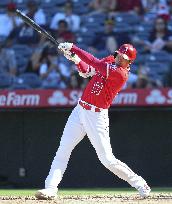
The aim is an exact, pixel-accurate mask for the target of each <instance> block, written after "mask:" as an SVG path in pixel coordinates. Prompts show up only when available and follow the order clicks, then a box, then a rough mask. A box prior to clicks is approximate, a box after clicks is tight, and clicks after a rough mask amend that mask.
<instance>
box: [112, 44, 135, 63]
mask: <svg viewBox="0 0 172 204" xmlns="http://www.w3.org/2000/svg"><path fill="white" fill-rule="evenodd" d="M115 52H116V53H118V54H121V55H122V56H123V58H124V59H126V60H131V61H133V60H135V59H136V54H137V51H136V49H135V48H134V47H133V46H132V45H131V44H123V45H121V47H120V48H119V50H117V51H115Z"/></svg>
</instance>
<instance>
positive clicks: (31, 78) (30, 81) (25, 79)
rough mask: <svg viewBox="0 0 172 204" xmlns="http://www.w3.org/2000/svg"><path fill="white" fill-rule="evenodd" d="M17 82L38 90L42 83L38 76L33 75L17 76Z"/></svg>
mask: <svg viewBox="0 0 172 204" xmlns="http://www.w3.org/2000/svg"><path fill="white" fill-rule="evenodd" d="M18 80H20V83H21V84H22V83H23V84H27V85H29V86H30V87H32V88H39V87H40V86H41V83H42V82H41V80H40V78H39V77H38V75H36V74H34V73H23V74H21V75H19V77H18Z"/></svg>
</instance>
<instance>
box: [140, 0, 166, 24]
mask: <svg viewBox="0 0 172 204" xmlns="http://www.w3.org/2000/svg"><path fill="white" fill-rule="evenodd" d="M142 5H143V9H144V13H145V14H144V20H145V21H152V20H153V19H155V18H157V17H162V18H164V20H166V21H167V20H169V19H170V7H169V5H168V4H167V2H166V0H163V1H157V0H142Z"/></svg>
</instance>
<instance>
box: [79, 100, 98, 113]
mask: <svg viewBox="0 0 172 204" xmlns="http://www.w3.org/2000/svg"><path fill="white" fill-rule="evenodd" d="M79 105H81V106H82V107H83V108H84V109H85V110H91V111H93V112H101V111H102V109H101V108H97V107H94V106H92V105H89V104H88V103H85V102H82V101H79Z"/></svg>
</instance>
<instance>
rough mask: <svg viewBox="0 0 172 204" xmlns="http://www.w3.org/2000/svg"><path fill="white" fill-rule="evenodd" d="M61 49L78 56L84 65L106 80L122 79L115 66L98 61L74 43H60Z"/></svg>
mask: <svg viewBox="0 0 172 204" xmlns="http://www.w3.org/2000/svg"><path fill="white" fill-rule="evenodd" d="M59 49H61V50H62V51H64V52H65V51H70V52H72V53H74V54H76V55H77V56H78V57H79V58H80V59H81V61H83V62H82V63H86V64H87V65H89V66H92V67H94V68H95V71H96V72H99V73H100V74H101V75H102V76H103V77H105V78H106V79H112V80H116V78H118V77H121V74H120V73H119V71H118V70H117V69H116V68H114V66H111V64H109V63H107V62H105V61H104V60H99V59H97V58H96V57H94V56H93V55H91V54H90V53H88V52H86V51H84V50H82V49H80V48H79V47H77V46H76V45H74V44H73V43H60V44H59ZM80 63H81V62H79V64H80Z"/></svg>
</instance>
